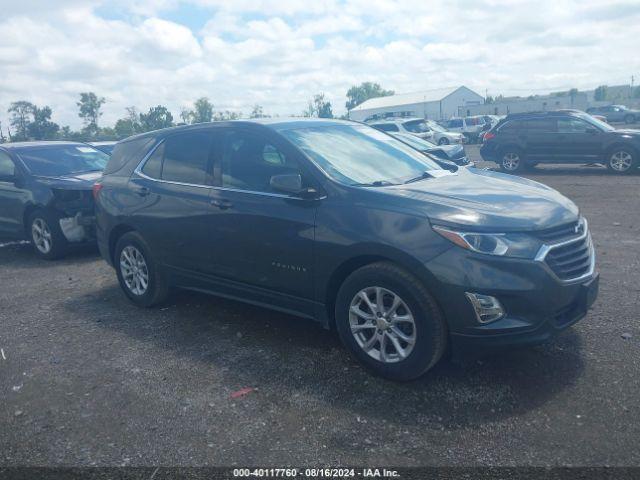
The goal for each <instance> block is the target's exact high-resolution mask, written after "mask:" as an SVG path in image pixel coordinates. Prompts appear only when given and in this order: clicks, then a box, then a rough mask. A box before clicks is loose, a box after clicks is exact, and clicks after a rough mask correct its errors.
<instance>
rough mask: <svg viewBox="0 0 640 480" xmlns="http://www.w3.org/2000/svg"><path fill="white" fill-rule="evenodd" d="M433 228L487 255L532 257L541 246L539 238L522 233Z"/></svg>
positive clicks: (436, 226) (466, 247) (456, 242)
mask: <svg viewBox="0 0 640 480" xmlns="http://www.w3.org/2000/svg"><path fill="white" fill-rule="evenodd" d="M433 229H434V230H435V231H436V233H438V234H440V235H442V236H443V237H444V238H446V239H447V240H449V241H450V242H453V243H455V244H456V245H458V246H459V247H462V248H464V249H466V250H471V251H473V252H477V253H484V254H487V255H499V256H507V257H517V258H534V257H535V256H536V253H538V250H540V247H541V242H540V241H539V240H537V239H535V238H533V237H531V236H529V235H525V234H522V233H476V232H459V231H456V230H452V229H450V228H446V227H440V226H438V225H434V226H433Z"/></svg>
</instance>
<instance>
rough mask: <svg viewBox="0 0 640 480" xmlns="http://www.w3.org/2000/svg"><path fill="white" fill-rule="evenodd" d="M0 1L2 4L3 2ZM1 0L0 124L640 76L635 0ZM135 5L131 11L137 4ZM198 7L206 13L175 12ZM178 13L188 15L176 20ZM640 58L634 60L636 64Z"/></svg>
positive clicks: (277, 108)
mask: <svg viewBox="0 0 640 480" xmlns="http://www.w3.org/2000/svg"><path fill="white" fill-rule="evenodd" d="M5 4H7V5H5ZM50 5H51V3H50V2H48V1H45V0H23V1H21V2H11V1H10V0H0V9H1V10H2V12H3V16H2V18H1V19H0V31H2V35H0V65H1V74H0V119H1V120H2V121H3V125H6V120H7V115H6V109H7V108H8V106H9V104H10V102H11V101H15V100H19V99H26V100H30V101H33V102H35V103H37V104H40V105H50V106H51V107H52V108H53V110H54V120H56V121H57V122H59V123H61V124H70V125H71V126H73V127H78V126H79V125H80V120H79V119H78V117H77V107H76V105H75V102H76V101H77V98H78V96H79V93H80V92H82V91H94V92H96V93H97V94H98V95H100V96H104V97H106V99H107V103H106V105H105V107H104V116H103V118H102V123H103V124H112V123H113V122H115V120H116V119H117V118H119V117H121V116H123V115H124V108H125V107H126V106H129V105H136V106H137V107H138V109H139V110H146V109H148V108H149V107H151V106H155V105H158V104H163V105H166V106H168V107H169V108H170V109H171V110H172V111H173V113H174V115H175V116H176V117H177V114H178V113H179V110H180V107H181V106H184V105H187V104H189V103H191V102H192V101H193V100H194V99H195V98H197V97H199V96H203V95H206V96H208V97H209V98H210V99H211V100H212V101H213V103H214V104H215V105H216V106H217V107H218V108H222V109H225V108H230V109H236V110H242V111H244V112H245V113H248V112H249V111H250V110H251V106H252V105H253V104H255V103H260V104H262V105H263V106H264V109H265V111H267V112H270V113H277V114H291V113H300V112H301V111H302V110H303V109H304V108H305V106H306V102H307V100H308V99H309V98H311V96H312V95H313V94H315V93H318V92H324V93H325V94H326V95H327V97H328V98H329V99H330V100H331V101H332V103H333V107H334V112H342V111H343V110H344V102H345V100H346V99H345V97H344V95H345V92H346V91H347V89H348V88H349V87H350V86H351V85H352V84H355V83H360V82H362V81H367V80H370V81H377V82H379V83H381V84H382V85H383V86H384V87H385V88H390V89H394V90H395V91H397V92H408V91H416V90H423V89H430V88H438V87H444V86H457V85H460V84H465V85H467V86H469V87H471V88H475V89H477V90H478V91H479V92H480V93H484V91H485V89H487V90H488V91H489V93H492V94H498V93H504V94H512V93H519V94H523V95H527V94H529V93H539V92H541V91H544V90H554V89H560V88H562V89H564V88H567V89H568V88H571V87H578V88H592V87H594V86H596V85H598V84H601V83H609V84H615V83H623V82H627V81H628V79H629V77H630V75H631V74H635V75H636V77H639V76H640V71H639V70H640V65H639V64H638V60H637V58H638V56H637V52H636V50H637V41H636V38H635V37H636V35H635V31H634V28H633V27H632V25H636V24H637V22H638V20H640V6H639V5H638V3H637V1H615V0H612V1H610V2H608V3H607V4H606V5H605V4H603V3H602V2H599V1H597V0H583V1H580V0H539V1H535V2H534V1H528V0H518V1H515V2H514V1H506V0H466V1H459V2H451V1H447V0H433V1H429V2H425V1H423V0H415V1H408V0H407V1H392V0H343V1H339V0H320V1H316V2H300V1H298V0H236V1H233V2H228V1H223V0H190V1H187V0H182V1H181V0H143V1H140V2H128V1H125V0H115V1H110V2H107V1H106V0H84V1H83V0H65V1H62V2H56V5H55V8H53V7H51V6H50ZM131 5H134V6H131ZM185 8H187V9H188V8H197V12H198V15H201V14H202V12H205V13H206V15H205V17H206V18H205V17H203V18H198V19H197V21H193V19H192V21H193V24H192V25H189V24H188V20H184V19H183V20H180V19H181V18H183V17H180V15H178V14H177V13H176V12H178V11H179V10H180V9H185ZM179 21H184V22H186V23H185V24H184V25H182V24H180V23H179ZM634 62H635V63H634Z"/></svg>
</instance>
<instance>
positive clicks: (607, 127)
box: [580, 115, 615, 132]
mask: <svg viewBox="0 0 640 480" xmlns="http://www.w3.org/2000/svg"><path fill="white" fill-rule="evenodd" d="M580 117H581V118H583V119H584V120H586V121H587V122H589V123H590V124H592V125H595V126H596V127H598V128H599V129H601V130H605V131H607V132H611V131H613V130H615V128H613V127H612V126H611V125H609V124H608V123H607V122H603V121H602V120H598V119H597V118H595V117H592V116H591V115H581V116H580Z"/></svg>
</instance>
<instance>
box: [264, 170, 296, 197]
mask: <svg viewBox="0 0 640 480" xmlns="http://www.w3.org/2000/svg"><path fill="white" fill-rule="evenodd" d="M269 185H270V186H271V188H272V189H273V190H275V191H276V192H284V193H293V194H299V193H300V192H301V191H302V177H301V176H300V174H298V173H287V174H284V175H274V176H272V177H271V180H270V181H269Z"/></svg>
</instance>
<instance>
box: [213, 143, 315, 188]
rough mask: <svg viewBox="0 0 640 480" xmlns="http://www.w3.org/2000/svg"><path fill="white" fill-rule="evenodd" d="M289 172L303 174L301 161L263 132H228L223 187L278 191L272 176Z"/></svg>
mask: <svg viewBox="0 0 640 480" xmlns="http://www.w3.org/2000/svg"><path fill="white" fill-rule="evenodd" d="M286 174H299V175H301V176H302V174H301V171H300V168H299V165H298V162H297V161H295V160H294V159H292V158H291V157H290V156H287V155H285V154H284V153H283V152H282V151H281V150H280V149H278V148H277V147H276V146H275V145H273V144H271V143H270V142H269V141H267V140H266V139H264V138H263V137H262V136H259V135H256V134H253V133H250V132H242V131H239V132H230V133H229V134H227V136H226V138H225V140H224V146H223V152H222V178H221V184H222V186H223V187H227V188H234V189H238V190H248V191H253V192H268V193H276V192H274V190H273V189H272V188H271V177H273V176H274V175H286ZM303 185H304V178H303Z"/></svg>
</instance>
